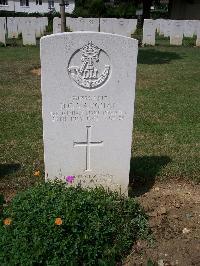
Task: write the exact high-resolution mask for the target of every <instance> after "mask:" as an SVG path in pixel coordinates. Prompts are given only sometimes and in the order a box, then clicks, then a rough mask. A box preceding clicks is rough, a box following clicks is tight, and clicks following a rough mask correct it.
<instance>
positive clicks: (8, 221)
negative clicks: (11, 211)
mask: <svg viewBox="0 0 200 266" xmlns="http://www.w3.org/2000/svg"><path fill="white" fill-rule="evenodd" d="M11 223H12V220H11V219H10V218H6V219H4V220H3V224H4V225H11Z"/></svg>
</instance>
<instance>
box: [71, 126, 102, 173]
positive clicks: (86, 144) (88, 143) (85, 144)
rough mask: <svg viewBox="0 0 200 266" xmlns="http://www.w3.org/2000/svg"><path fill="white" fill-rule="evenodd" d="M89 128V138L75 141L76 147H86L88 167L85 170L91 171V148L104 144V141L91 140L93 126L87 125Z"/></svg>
mask: <svg viewBox="0 0 200 266" xmlns="http://www.w3.org/2000/svg"><path fill="white" fill-rule="evenodd" d="M86 128H87V139H86V141H85V142H75V141H74V145H73V146H74V147H86V169H85V171H91V170H92V169H91V168H90V148H91V147H100V146H103V141H97V142H94V141H91V137H92V126H86Z"/></svg>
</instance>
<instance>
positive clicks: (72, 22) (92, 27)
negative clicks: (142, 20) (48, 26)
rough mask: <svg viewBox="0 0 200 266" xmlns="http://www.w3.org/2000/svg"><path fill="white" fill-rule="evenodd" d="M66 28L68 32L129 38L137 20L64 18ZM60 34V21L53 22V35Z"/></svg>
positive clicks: (56, 18)
mask: <svg viewBox="0 0 200 266" xmlns="http://www.w3.org/2000/svg"><path fill="white" fill-rule="evenodd" d="M66 26H67V28H68V29H69V30H70V31H94V32H107V33H113V34H119V35H123V36H126V37H131V34H132V33H134V32H135V30H136V28H137V19H122V18H121V19H117V18H81V17H79V18H70V17H67V18H66ZM60 32H61V19H60V18H58V17H55V18H54V20H53V33H60Z"/></svg>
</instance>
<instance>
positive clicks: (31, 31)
mask: <svg viewBox="0 0 200 266" xmlns="http://www.w3.org/2000/svg"><path fill="white" fill-rule="evenodd" d="M35 28H36V18H31V17H30V18H27V19H26V20H25V21H24V23H23V28H22V38H23V45H36V33H35Z"/></svg>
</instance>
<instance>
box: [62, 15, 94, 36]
mask: <svg viewBox="0 0 200 266" xmlns="http://www.w3.org/2000/svg"><path fill="white" fill-rule="evenodd" d="M66 26H67V27H68V28H69V29H70V31H95V32H98V31H99V18H81V17H79V18H70V17H67V18H66Z"/></svg>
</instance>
